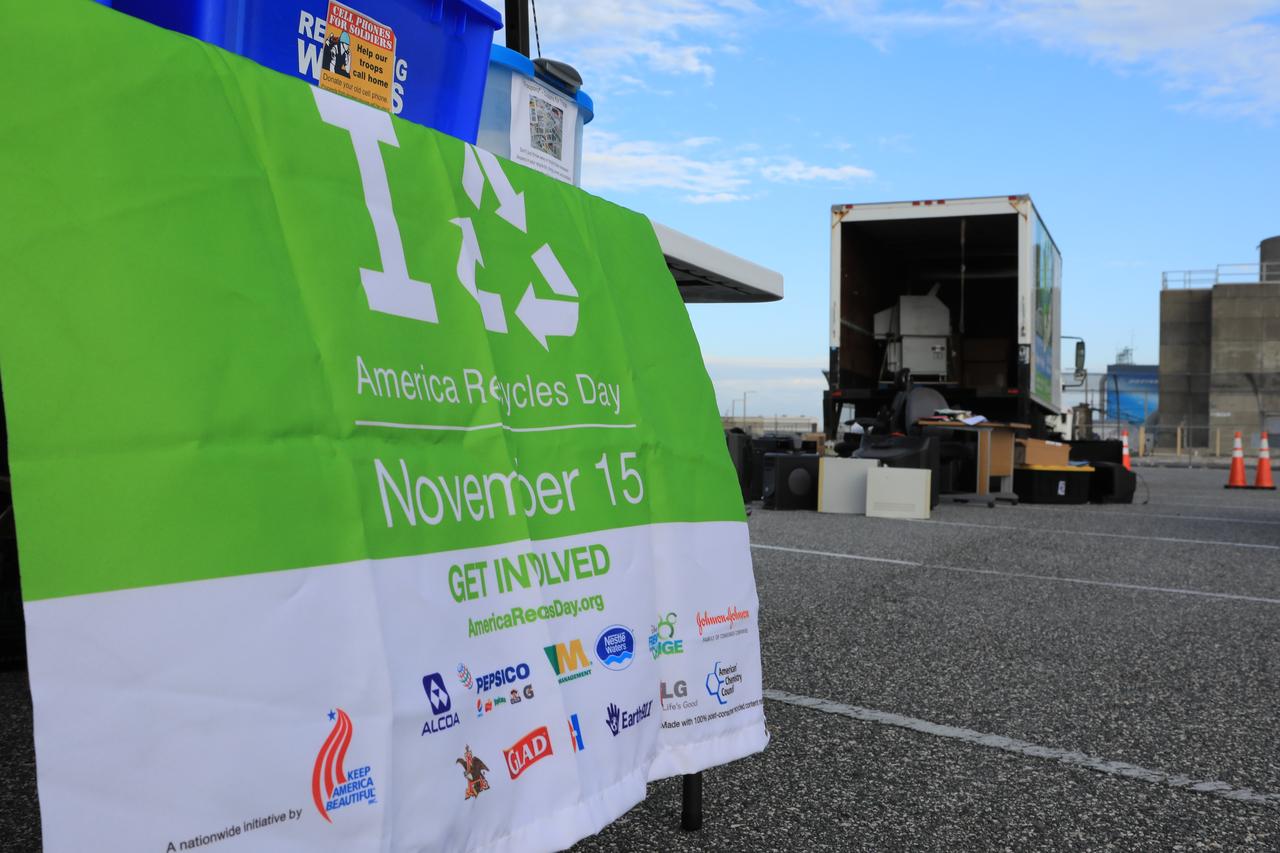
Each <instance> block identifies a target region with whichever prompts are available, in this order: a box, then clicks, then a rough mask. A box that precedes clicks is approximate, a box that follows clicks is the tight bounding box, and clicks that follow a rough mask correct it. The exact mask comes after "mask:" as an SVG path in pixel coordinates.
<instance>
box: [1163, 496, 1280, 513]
mask: <svg viewBox="0 0 1280 853" xmlns="http://www.w3.org/2000/svg"><path fill="white" fill-rule="evenodd" d="M1147 506H1155V507H1162V506H1194V507H1197V508H1199V509H1245V510H1256V511H1257V512H1275V511H1276V509H1275V507H1270V506H1267V505H1266V504H1264V503H1262V502H1261V501H1259V502H1258V503H1256V504H1220V503H1218V502H1216V501H1214V500H1212V499H1209V498H1207V499H1205V500H1202V501H1170V500H1165V499H1164V498H1161V499H1160V500H1156V501H1152V502H1151V503H1149V504H1147Z"/></svg>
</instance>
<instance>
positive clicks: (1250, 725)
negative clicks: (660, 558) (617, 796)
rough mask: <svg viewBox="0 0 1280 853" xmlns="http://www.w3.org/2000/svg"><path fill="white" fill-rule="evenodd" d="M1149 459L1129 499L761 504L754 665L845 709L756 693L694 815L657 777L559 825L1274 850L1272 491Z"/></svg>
mask: <svg viewBox="0 0 1280 853" xmlns="http://www.w3.org/2000/svg"><path fill="white" fill-rule="evenodd" d="M1140 475H1141V477H1142V482H1141V483H1140V484H1139V487H1138V494H1137V499H1136V501H1137V502H1136V503H1134V504H1133V505H1123V506H1099V505H1086V506H1064V507H1046V506H1032V505H1022V506H1000V507H997V508H995V509H988V508H987V507H985V506H967V505H948V504H944V505H943V506H941V507H939V508H938V509H937V510H936V511H935V512H934V515H933V518H932V519H931V520H930V521H928V522H913V521H896V520H887V519H868V518H861V517H847V516H831V515H818V514H816V513H808V512H769V511H765V510H761V509H758V508H757V509H756V510H755V512H754V513H753V515H752V517H751V522H750V523H751V539H752V543H753V546H754V549H753V556H754V558H755V572H756V581H757V584H758V586H759V590H760V631H761V643H762V650H763V656H764V678H765V687H766V689H769V690H772V691H778V694H775V695H781V694H787V695H790V696H793V697H809V698H812V699H820V700H828V703H838V706H845V707H847V708H850V709H854V710H856V711H857V712H858V714H859V716H860V717H861V718H860V719H859V718H853V717H850V716H846V715H842V714H838V713H830V707H828V710H825V711H824V710H817V709H813V708H807V707H799V706H797V705H794V704H789V703H784V702H782V701H778V700H775V699H769V700H766V703H765V714H766V717H767V719H768V725H769V730H770V733H771V735H772V738H773V739H772V742H771V743H770V745H769V748H768V749H767V750H766V751H765V752H764V753H762V754H760V755H756V756H753V757H750V758H747V759H744V760H742V761H739V762H736V763H734V764H732V765H729V766H726V767H721V768H716V769H714V770H711V771H708V772H707V773H705V774H704V800H705V802H704V810H705V823H704V828H703V830H702V831H701V832H697V833H684V832H681V831H680V828H679V817H680V786H679V784H678V780H665V781H663V782H659V783H656V784H654V785H651V786H650V795H649V798H648V799H646V800H645V801H644V802H643V803H641V804H640V805H639V806H637V807H636V808H635V809H633V810H632V811H631V812H629V813H628V814H627V815H625V816H624V817H623V818H622V819H621V820H619V821H617V822H616V823H614V824H613V825H611V826H609V827H608V828H606V829H605V830H604V831H603V832H601V833H600V834H599V835H597V836H595V837H593V838H590V839H587V840H585V841H583V842H582V843H580V844H579V845H577V847H575V850H580V851H597V850H599V851H605V850H619V851H622V850H626V851H642V850H653V851H672V850H726V851H727V850H735V851H740V850H792V849H803V850H939V851H942V850H947V851H955V850H982V851H985V850H1125V851H1128V850H1259V851H1263V850H1265V851H1276V850H1280V745H1277V741H1276V736H1277V722H1280V493H1277V492H1254V491H1226V490H1224V489H1223V488H1222V484H1223V482H1224V481H1225V473H1224V472H1222V471H1217V470H1205V469H1193V470H1188V469H1176V468H1144V469H1141V471H1140ZM1144 501H1145V503H1144ZM783 549H786V550H783ZM859 558H870V559H859ZM904 726H917V728H911V727H904ZM948 727H949V728H948ZM918 729H924V730H925V731H921V730H918ZM956 729H961V730H964V731H966V732H968V733H970V734H973V735H980V736H987V737H979V738H968V739H966V738H965V737H961V736H958V735H957V734H956V733H955V730H956ZM934 730H936V732H935V733H929V732H930V731H934ZM1098 768H1101V769H1098Z"/></svg>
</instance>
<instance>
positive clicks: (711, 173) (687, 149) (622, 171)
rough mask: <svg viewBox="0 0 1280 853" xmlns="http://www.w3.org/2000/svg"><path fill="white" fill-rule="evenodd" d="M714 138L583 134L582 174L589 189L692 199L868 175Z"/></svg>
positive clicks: (717, 199)
mask: <svg viewBox="0 0 1280 853" xmlns="http://www.w3.org/2000/svg"><path fill="white" fill-rule="evenodd" d="M715 143H716V140H714V139H711V138H709V137H694V138H693V139H686V140H684V141H682V142H678V143H671V144H668V143H660V142H654V141H651V140H624V139H622V138H621V137H619V136H618V135H617V134H614V133H610V132H608V131H596V132H594V133H592V134H590V135H589V136H587V138H586V145H585V149H584V151H583V154H582V179H583V184H584V186H586V188H587V189H589V190H592V191H593V192H605V191H609V190H615V191H622V192H629V191H636V190H646V189H669V190H678V191H680V192H681V193H683V195H682V198H683V199H684V200H685V201H687V202H690V203H692V204H714V203H726V202H735V201H746V200H748V199H750V198H752V195H753V194H752V192H751V190H752V187H753V186H754V185H756V184H757V182H759V181H761V180H764V181H768V182H771V183H798V182H804V181H826V182H828V183H843V182H847V181H849V180H853V179H864V178H869V177H872V173H871V172H870V171H868V170H867V169H864V168H862V167H860V166H851V165H842V166H822V165H816V164H812V163H806V162H804V161H802V160H798V159H796V158H794V157H785V158H769V157H758V156H740V155H736V154H726V153H722V152H719V151H717V150H716V149H717V148H718V147H719V146H717V145H716V144H715Z"/></svg>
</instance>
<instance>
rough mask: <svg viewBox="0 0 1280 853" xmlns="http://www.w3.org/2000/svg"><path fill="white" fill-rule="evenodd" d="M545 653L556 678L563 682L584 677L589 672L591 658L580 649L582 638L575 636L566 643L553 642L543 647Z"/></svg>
mask: <svg viewBox="0 0 1280 853" xmlns="http://www.w3.org/2000/svg"><path fill="white" fill-rule="evenodd" d="M543 651H544V652H546V654H547V662H548V663H550V664H551V671H552V672H554V673H555V674H556V679H557V680H558V681H559V682H560V683H561V684H564V683H565V682H568V681H573V680H574V679H577V678H586V677H587V676H588V675H590V674H591V660H590V658H588V657H587V653H586V652H584V651H583V650H582V640H579V639H577V638H576V637H575V638H574V639H572V640H570V641H569V642H568V643H553V644H552V645H550V646H546V647H544V648H543Z"/></svg>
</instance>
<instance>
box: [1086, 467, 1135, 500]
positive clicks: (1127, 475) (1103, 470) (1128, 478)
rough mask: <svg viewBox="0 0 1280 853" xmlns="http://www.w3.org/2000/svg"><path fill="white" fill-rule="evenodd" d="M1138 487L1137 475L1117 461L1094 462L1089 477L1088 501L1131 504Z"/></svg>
mask: <svg viewBox="0 0 1280 853" xmlns="http://www.w3.org/2000/svg"><path fill="white" fill-rule="evenodd" d="M1137 488H1138V475H1137V474H1135V473H1133V472H1132V471H1126V470H1125V467H1124V466H1123V465H1121V464H1120V463H1118V462H1094V463H1093V476H1092V477H1090V478H1089V502H1090V503H1095V504H1131V503H1133V493H1134V491H1135V490H1136V489H1137Z"/></svg>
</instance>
